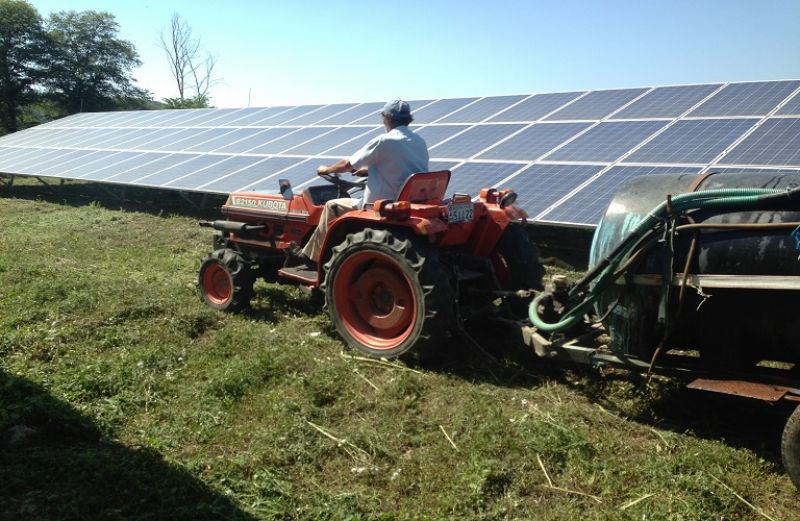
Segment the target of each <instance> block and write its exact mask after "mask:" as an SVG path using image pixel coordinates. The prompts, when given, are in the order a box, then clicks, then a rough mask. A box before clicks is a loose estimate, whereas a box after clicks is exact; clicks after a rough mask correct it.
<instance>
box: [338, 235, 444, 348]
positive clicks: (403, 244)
mask: <svg viewBox="0 0 800 521" xmlns="http://www.w3.org/2000/svg"><path fill="white" fill-rule="evenodd" d="M325 271H326V275H325V282H324V284H323V290H324V292H325V301H326V304H327V306H328V312H329V313H330V316H331V320H332V321H333V323H334V325H335V326H336V329H337V330H338V331H339V334H340V335H342V337H343V338H344V339H345V341H346V342H347V343H348V345H350V346H351V347H352V348H354V349H356V350H358V351H360V352H362V353H364V354H365V355H367V356H370V357H373V358H396V357H399V356H402V355H406V354H412V353H413V354H415V355H417V356H420V355H423V354H424V352H425V351H426V350H428V349H430V348H431V347H432V346H433V345H435V344H436V342H437V341H439V340H440V339H441V337H442V336H444V335H446V334H448V333H449V331H450V330H451V325H452V321H453V307H452V303H453V290H452V287H451V281H450V279H451V277H450V275H449V273H448V272H447V270H446V269H445V268H444V267H443V266H442V264H441V263H440V261H439V256H438V251H437V250H436V249H435V248H433V247H431V246H430V245H428V244H426V243H424V242H423V241H421V240H419V239H417V238H415V237H409V236H407V235H405V234H402V233H398V232H392V231H389V230H373V229H370V228H367V229H365V230H362V231H360V232H358V233H353V234H349V235H348V236H347V238H346V239H345V240H344V242H342V243H341V244H339V245H338V246H336V247H335V248H334V249H333V254H332V256H331V259H330V261H329V262H327V263H326V264H325Z"/></svg>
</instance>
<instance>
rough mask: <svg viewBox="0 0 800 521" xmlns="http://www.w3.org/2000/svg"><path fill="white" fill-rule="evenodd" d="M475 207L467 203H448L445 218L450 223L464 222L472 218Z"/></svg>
mask: <svg viewBox="0 0 800 521" xmlns="http://www.w3.org/2000/svg"><path fill="white" fill-rule="evenodd" d="M474 211H475V207H474V206H473V205H472V203H471V202H469V203H450V204H448V205H447V220H448V221H450V222H451V223H466V222H470V221H471V220H472V216H473V212H474Z"/></svg>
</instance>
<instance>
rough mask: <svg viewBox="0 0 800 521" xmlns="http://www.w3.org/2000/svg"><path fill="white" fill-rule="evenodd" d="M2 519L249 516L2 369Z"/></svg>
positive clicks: (148, 452) (151, 454)
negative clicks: (126, 445)
mask: <svg viewBox="0 0 800 521" xmlns="http://www.w3.org/2000/svg"><path fill="white" fill-rule="evenodd" d="M0 483H2V486H0V519H110V518H113V519H192V520H194V519H241V520H246V519H252V518H251V517H250V516H249V515H247V514H246V513H244V512H243V511H241V510H240V509H239V508H237V506H236V505H234V504H233V503H232V502H231V501H230V500H229V499H228V498H226V497H224V496H221V495H219V494H216V493H215V492H213V491H211V490H210V489H209V488H207V487H206V486H205V485H203V484H202V483H200V482H199V481H197V480H196V479H195V478H193V477H192V476H191V475H189V473H187V472H186V471H184V470H182V469H180V468H178V467H175V466H173V465H171V464H169V463H167V462H165V461H164V460H163V459H162V458H161V456H160V455H159V454H158V453H157V452H155V451H152V450H149V449H131V448H128V447H124V446H122V445H121V444H119V443H117V442H114V441H110V440H107V439H104V438H103V436H102V435H101V433H100V431H99V430H98V429H97V427H96V426H94V425H93V424H92V423H91V421H90V420H89V419H88V418H86V417H85V416H83V415H82V414H81V413H80V412H78V411H76V410H75V409H74V408H72V407H71V406H70V405H69V404H67V403H65V402H63V401H61V400H58V399H56V398H54V397H52V396H51V395H50V394H49V393H48V392H47V391H46V390H45V389H43V388H42V387H40V386H38V385H36V384H34V383H32V382H30V381H28V380H25V379H22V378H18V377H15V376H12V375H9V374H7V373H5V372H2V371H0Z"/></svg>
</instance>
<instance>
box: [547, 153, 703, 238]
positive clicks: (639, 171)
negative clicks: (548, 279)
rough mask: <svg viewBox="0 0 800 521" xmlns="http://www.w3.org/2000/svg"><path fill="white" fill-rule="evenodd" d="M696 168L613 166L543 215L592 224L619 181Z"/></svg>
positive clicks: (565, 221)
mask: <svg viewBox="0 0 800 521" xmlns="http://www.w3.org/2000/svg"><path fill="white" fill-rule="evenodd" d="M697 172H699V169H698V168H691V167H689V168H681V167H664V166H658V167H646V166H615V167H613V168H611V169H609V170H608V171H607V172H605V173H603V175H601V176H600V177H598V178H597V179H595V180H593V181H592V182H591V183H589V184H588V185H586V186H585V187H583V188H582V189H580V190H579V191H577V192H575V193H574V194H573V195H571V196H570V197H569V199H567V200H565V201H564V202H562V203H561V204H559V205H558V206H556V207H555V208H553V209H552V210H550V211H549V212H547V213H546V214H545V215H543V216H542V218H541V219H542V220H543V221H552V222H564V223H573V224H588V225H594V224H597V223H599V222H600V219H601V218H602V217H603V214H604V213H605V211H606V207H608V203H609V201H611V199H612V197H613V196H614V194H615V193H616V192H617V190H618V189H619V187H620V186H621V185H622V183H624V182H626V181H628V180H629V179H632V178H634V177H638V176H641V175H652V174H680V173H686V174H696V173H697Z"/></svg>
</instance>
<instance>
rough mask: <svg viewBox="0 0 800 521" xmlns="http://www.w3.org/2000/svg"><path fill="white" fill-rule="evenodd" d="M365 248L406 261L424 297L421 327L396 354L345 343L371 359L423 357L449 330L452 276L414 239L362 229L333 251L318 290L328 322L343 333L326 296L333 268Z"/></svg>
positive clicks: (434, 253) (435, 253)
mask: <svg viewBox="0 0 800 521" xmlns="http://www.w3.org/2000/svg"><path fill="white" fill-rule="evenodd" d="M368 248H375V249H379V250H382V251H385V252H386V251H388V252H391V253H393V254H394V255H395V258H396V260H398V261H400V262H405V264H406V265H407V266H408V268H409V271H410V273H412V274H416V277H417V282H418V283H419V285H420V286H421V288H422V291H423V295H424V302H423V305H424V317H423V323H422V328H421V331H420V333H419V335H418V336H417V338H416V339H412V341H411V342H406V343H407V344H409V343H410V345H408V346H406V347H405V348H403V349H400V350H398V351H397V352H394V350H393V351H390V352H386V351H378V350H370V349H368V348H365V347H363V346H361V345H359V344H358V343H354V342H350V341H348V344H349V345H350V347H352V348H354V349H357V350H358V351H360V352H362V353H364V354H366V355H367V356H370V357H373V358H398V357H403V358H417V359H421V358H425V357H426V355H427V354H429V353H430V352H431V351H433V350H435V348H436V346H438V345H439V343H440V342H441V341H442V339H443V338H446V337H447V336H448V335H449V333H450V331H451V330H452V324H453V321H454V318H455V312H454V310H453V301H454V295H453V287H452V282H451V279H452V275H451V274H450V273H449V272H448V270H447V269H446V268H445V267H444V266H443V265H442V263H441V262H440V261H439V254H438V250H436V248H434V247H433V246H431V245H429V244H426V243H425V242H423V241H422V240H419V239H417V238H416V237H414V236H410V235H408V234H405V233H403V232H398V231H392V230H385V229H372V228H365V229H364V230H361V231H359V232H357V233H352V234H348V235H347V237H346V238H345V240H344V241H343V242H342V243H340V244H339V245H337V246H335V247H334V248H333V253H332V255H331V258H330V260H329V261H328V262H327V263H325V265H324V266H323V267H324V270H325V279H324V281H323V283H322V285H321V287H320V289H321V290H322V291H323V293H324V294H325V302H326V304H325V306H326V307H327V308H328V312H329V314H330V316H331V320H332V321H333V322H334V324H335V325H336V327H337V329H338V330H339V332H340V334H342V328H341V327H340V325H339V320H338V318H337V317H336V316H334V310H333V309H332V307H331V306H330V305H329V304H328V303H329V302H330V301H331V299H332V295H331V294H329V293H330V291H329V288H332V284H329V277H331V276H335V273H336V270H335V266H336V264H337V262H338V261H339V259H341V258H343V256H346V255H347V254H348V253H349V252H351V251H353V250H356V251H360V250H362V249H368ZM332 270H333V272H332ZM342 337H343V338H345V339H347V336H346V335H345V334H342ZM401 347H402V346H401ZM396 349H397V348H396Z"/></svg>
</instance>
